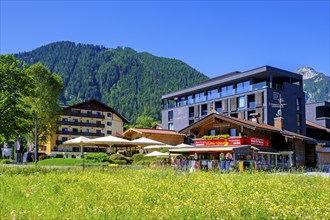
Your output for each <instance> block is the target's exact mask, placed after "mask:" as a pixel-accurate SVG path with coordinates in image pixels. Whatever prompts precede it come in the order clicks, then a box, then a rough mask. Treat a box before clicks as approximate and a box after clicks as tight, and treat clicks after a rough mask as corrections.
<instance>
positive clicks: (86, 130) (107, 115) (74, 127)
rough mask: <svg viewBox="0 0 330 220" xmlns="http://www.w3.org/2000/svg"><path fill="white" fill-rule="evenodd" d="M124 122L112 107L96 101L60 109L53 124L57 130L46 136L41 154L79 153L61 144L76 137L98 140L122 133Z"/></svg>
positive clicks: (74, 148) (93, 149)
mask: <svg viewBox="0 0 330 220" xmlns="http://www.w3.org/2000/svg"><path fill="white" fill-rule="evenodd" d="M127 122H128V121H127V120H126V119H125V118H124V117H123V116H122V115H120V114H119V113H118V112H116V111H115V110H114V109H113V108H111V107H109V106H107V105H105V104H104V103H102V102H99V101H97V100H89V101H86V102H83V103H79V104H76V105H72V106H68V107H64V108H63V110H62V114H61V116H60V119H59V120H58V122H57V125H58V129H57V131H56V133H55V134H53V135H52V137H50V139H49V141H48V143H47V144H46V147H45V149H44V151H43V152H45V153H46V154H48V155H49V154H51V153H52V154H61V153H68V154H70V153H73V154H74V153H80V148H79V146H64V145H62V144H63V142H64V141H67V140H70V139H73V138H76V137H79V136H85V137H87V138H98V137H103V136H106V135H116V134H121V133H123V131H124V123H127ZM95 150H96V149H95V148H90V147H86V148H85V150H84V151H86V152H93V151H95ZM41 151H42V150H41Z"/></svg>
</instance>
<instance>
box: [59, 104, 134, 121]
mask: <svg viewBox="0 0 330 220" xmlns="http://www.w3.org/2000/svg"><path fill="white" fill-rule="evenodd" d="M92 102H94V103H96V104H97V105H100V106H101V107H103V108H104V109H106V110H108V111H109V112H113V113H115V114H116V115H118V117H119V118H121V119H122V120H123V121H124V122H126V123H128V122H129V121H128V120H127V119H126V118H125V117H124V116H122V115H121V114H119V113H118V112H117V111H116V110H114V109H113V108H111V107H110V106H108V105H106V104H104V103H103V102H100V101H98V100H96V99H91V100H87V101H84V102H81V103H78V104H75V105H71V106H64V107H63V109H71V108H79V107H80V106H82V105H84V104H87V103H92Z"/></svg>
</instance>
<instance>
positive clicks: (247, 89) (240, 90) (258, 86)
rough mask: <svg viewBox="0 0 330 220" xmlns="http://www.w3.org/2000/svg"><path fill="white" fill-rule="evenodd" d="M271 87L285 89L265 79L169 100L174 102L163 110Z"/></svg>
mask: <svg viewBox="0 0 330 220" xmlns="http://www.w3.org/2000/svg"><path fill="white" fill-rule="evenodd" d="M270 87H272V88H273V89H277V90H282V89H283V87H282V85H280V84H276V83H270V82H266V81H264V82H260V83H256V84H252V85H249V86H245V87H240V88H236V89H230V90H227V91H223V92H217V93H213V94H211V95H208V96H200V97H195V98H194V99H188V100H185V101H181V102H177V103H173V102H174V101H173V100H169V101H172V102H171V103H170V104H167V105H166V104H165V105H164V106H163V110H166V109H172V108H176V107H180V106H185V105H191V104H195V103H200V102H205V101H211V100H216V99H219V98H223V97H227V96H231V95H236V94H240V93H245V92H251V91H253V90H258V89H265V88H270Z"/></svg>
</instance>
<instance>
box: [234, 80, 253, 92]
mask: <svg viewBox="0 0 330 220" xmlns="http://www.w3.org/2000/svg"><path fill="white" fill-rule="evenodd" d="M248 91H250V81H245V82H241V83H237V84H236V92H237V93H242V92H248Z"/></svg>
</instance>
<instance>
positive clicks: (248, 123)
mask: <svg viewBox="0 0 330 220" xmlns="http://www.w3.org/2000/svg"><path fill="white" fill-rule="evenodd" d="M213 117H215V118H219V119H222V120H224V121H229V122H231V123H234V124H239V125H242V126H244V127H247V128H249V129H252V130H256V129H261V130H267V131H270V132H274V133H280V134H282V135H283V136H291V137H294V138H299V139H303V140H307V141H313V142H316V140H315V139H313V138H310V137H306V136H304V135H301V134H297V133H294V132H291V131H287V130H281V129H279V128H276V127H274V126H271V125H267V124H259V123H256V122H253V121H250V120H246V119H239V118H235V117H232V116H228V115H223V114H219V113H211V114H209V115H208V116H206V117H205V118H203V119H201V120H199V121H197V122H195V123H193V124H191V125H189V126H188V127H186V128H184V129H182V130H181V131H179V132H180V133H185V132H187V131H188V130H190V129H191V128H193V127H195V126H198V125H200V124H202V123H203V122H204V121H207V120H209V119H210V118H213Z"/></svg>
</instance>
